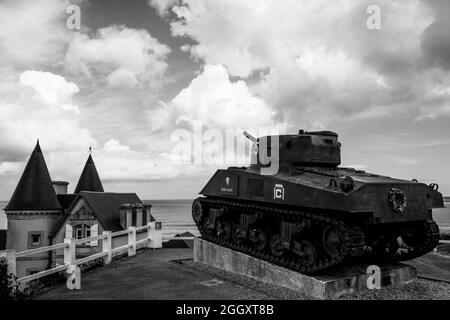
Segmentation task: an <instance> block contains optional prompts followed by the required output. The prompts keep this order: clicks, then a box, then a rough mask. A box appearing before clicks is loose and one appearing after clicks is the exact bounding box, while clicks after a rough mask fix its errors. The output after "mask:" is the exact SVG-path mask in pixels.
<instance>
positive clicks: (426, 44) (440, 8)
mask: <svg viewBox="0 0 450 320" xmlns="http://www.w3.org/2000/svg"><path fill="white" fill-rule="evenodd" d="M424 1H425V2H426V3H427V4H429V6H430V7H431V8H432V9H433V12H434V14H435V20H434V22H433V23H432V24H431V25H430V26H428V27H427V29H426V30H425V32H424V34H423V37H422V43H421V44H422V48H423V50H424V51H425V53H426V55H427V61H428V63H430V64H431V65H434V66H440V67H442V68H444V69H446V70H450V32H449V30H450V20H449V19H448V13H449V12H450V2H449V1H447V0H424Z"/></svg>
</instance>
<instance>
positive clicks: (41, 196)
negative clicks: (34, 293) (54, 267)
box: [4, 141, 64, 276]
mask: <svg viewBox="0 0 450 320" xmlns="http://www.w3.org/2000/svg"><path fill="white" fill-rule="evenodd" d="M4 211H5V213H6V216H7V219H8V231H7V235H6V248H7V249H15V250H16V251H24V250H28V249H35V248H38V247H42V246H47V245H49V234H51V233H52V232H53V230H54V228H55V227H56V225H57V223H58V221H59V220H60V219H61V217H62V216H63V213H64V211H63V208H62V206H61V204H60V203H59V201H58V198H57V196H56V192H55V189H54V187H53V184H52V180H51V178H50V174H49V172H48V168H47V164H46V163H45V159H44V156H43V154H42V150H41V147H40V145H39V141H38V142H37V144H36V147H35V148H34V150H33V152H32V153H31V156H30V158H29V160H28V163H27V165H26V167H25V170H24V172H23V174H22V177H21V178H20V180H19V183H18V184H17V187H16V189H15V191H14V193H13V195H12V197H11V199H10V201H9V202H8V204H7V206H6V207H5V208H4ZM48 264H49V261H48V255H47V254H46V253H44V254H37V255H34V256H32V257H27V258H19V259H18V261H17V271H18V275H19V276H23V275H27V274H32V273H35V272H38V271H40V270H44V269H45V268H46V267H48Z"/></svg>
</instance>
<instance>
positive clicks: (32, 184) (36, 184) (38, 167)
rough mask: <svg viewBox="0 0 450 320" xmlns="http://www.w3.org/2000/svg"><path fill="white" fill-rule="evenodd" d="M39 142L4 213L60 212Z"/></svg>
mask: <svg viewBox="0 0 450 320" xmlns="http://www.w3.org/2000/svg"><path fill="white" fill-rule="evenodd" d="M61 209H62V207H61V205H60V203H59V202H58V199H57V198H56V193H55V189H54V188H53V184H52V180H51V179H50V174H49V172H48V168H47V164H46V163H45V159H44V155H43V154H42V150H41V147H40V145H39V141H38V142H37V144H36V147H35V148H34V150H33V152H32V153H31V156H30V159H29V160H28V163H27V165H26V167H25V170H24V171H23V174H22V177H21V178H20V180H19V183H18V184H17V187H16V189H15V191H14V193H13V195H12V197H11V199H10V200H9V202H8V205H7V206H6V207H5V209H4V210H5V211H22V210H61Z"/></svg>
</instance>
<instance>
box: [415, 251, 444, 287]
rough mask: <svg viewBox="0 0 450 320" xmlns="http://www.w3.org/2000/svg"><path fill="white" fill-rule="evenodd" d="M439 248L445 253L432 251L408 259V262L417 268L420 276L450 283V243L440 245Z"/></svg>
mask: <svg viewBox="0 0 450 320" xmlns="http://www.w3.org/2000/svg"><path fill="white" fill-rule="evenodd" d="M438 249H439V251H440V252H442V253H445V255H443V254H437V253H434V252H432V253H429V254H426V255H424V256H422V257H419V258H417V259H414V260H412V261H408V262H407V264H410V265H413V266H415V267H416V268H417V275H418V276H419V277H422V278H424V279H431V280H438V281H445V282H448V283H450V255H448V253H449V251H450V245H440V246H439V247H438Z"/></svg>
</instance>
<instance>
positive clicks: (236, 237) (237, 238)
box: [231, 224, 244, 245]
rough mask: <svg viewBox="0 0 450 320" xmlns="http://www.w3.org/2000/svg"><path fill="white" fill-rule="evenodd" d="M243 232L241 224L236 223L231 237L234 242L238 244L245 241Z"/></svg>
mask: <svg viewBox="0 0 450 320" xmlns="http://www.w3.org/2000/svg"><path fill="white" fill-rule="evenodd" d="M241 233H242V230H241V226H240V225H239V224H235V225H234V226H233V229H232V231H231V239H233V242H234V243H235V244H237V245H239V244H242V243H243V242H244V239H243V237H242V234H241Z"/></svg>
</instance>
